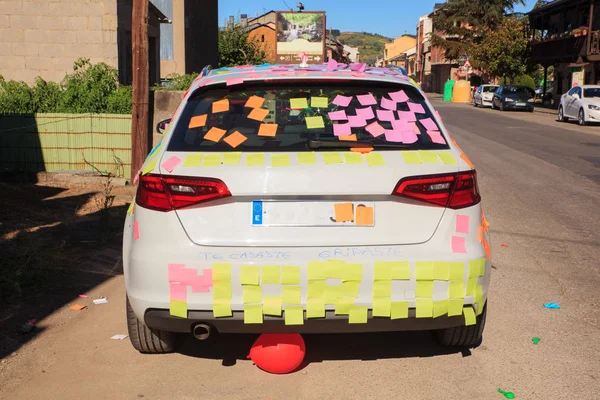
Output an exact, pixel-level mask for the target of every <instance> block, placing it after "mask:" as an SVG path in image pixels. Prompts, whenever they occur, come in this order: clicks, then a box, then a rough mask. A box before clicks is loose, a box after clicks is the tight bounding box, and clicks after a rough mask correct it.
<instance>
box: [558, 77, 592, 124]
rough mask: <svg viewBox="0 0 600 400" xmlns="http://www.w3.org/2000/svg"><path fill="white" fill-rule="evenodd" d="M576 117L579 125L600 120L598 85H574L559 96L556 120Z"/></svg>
mask: <svg viewBox="0 0 600 400" xmlns="http://www.w3.org/2000/svg"><path fill="white" fill-rule="evenodd" d="M569 118H575V119H577V123H578V124H579V125H582V126H583V125H586V124H587V123H588V122H600V86H598V85H584V86H575V87H573V88H571V90H569V91H568V92H567V93H565V94H563V95H562V96H561V97H560V104H559V106H558V120H559V121H560V122H565V121H568V120H569Z"/></svg>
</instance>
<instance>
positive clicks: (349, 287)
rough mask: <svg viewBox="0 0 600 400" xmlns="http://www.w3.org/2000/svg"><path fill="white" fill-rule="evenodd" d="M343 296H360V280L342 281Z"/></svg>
mask: <svg viewBox="0 0 600 400" xmlns="http://www.w3.org/2000/svg"><path fill="white" fill-rule="evenodd" d="M340 287H341V288H342V296H348V297H358V288H359V287H360V282H342V285H341V286H340Z"/></svg>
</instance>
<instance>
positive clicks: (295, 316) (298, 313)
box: [285, 306, 304, 325]
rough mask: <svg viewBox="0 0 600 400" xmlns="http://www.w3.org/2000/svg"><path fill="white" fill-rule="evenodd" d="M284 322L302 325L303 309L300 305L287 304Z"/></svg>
mask: <svg viewBox="0 0 600 400" xmlns="http://www.w3.org/2000/svg"><path fill="white" fill-rule="evenodd" d="M285 324H286V325H303V324H304V310H303V309H302V306H287V307H285Z"/></svg>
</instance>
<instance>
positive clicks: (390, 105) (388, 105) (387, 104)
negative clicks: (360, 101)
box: [381, 97, 396, 110]
mask: <svg viewBox="0 0 600 400" xmlns="http://www.w3.org/2000/svg"><path fill="white" fill-rule="evenodd" d="M381 108H385V109H386V110H395V109H396V102H395V101H394V100H390V99H386V98H385V97H382V98H381Z"/></svg>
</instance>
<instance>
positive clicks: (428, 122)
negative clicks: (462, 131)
mask: <svg viewBox="0 0 600 400" xmlns="http://www.w3.org/2000/svg"><path fill="white" fill-rule="evenodd" d="M419 123H420V124H421V125H423V127H424V128H425V129H427V130H430V131H437V130H438V127H437V125H436V124H435V122H433V120H432V119H431V118H424V119H420V120H419Z"/></svg>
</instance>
